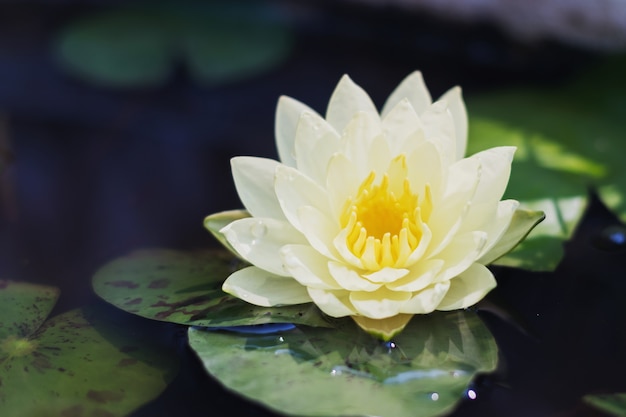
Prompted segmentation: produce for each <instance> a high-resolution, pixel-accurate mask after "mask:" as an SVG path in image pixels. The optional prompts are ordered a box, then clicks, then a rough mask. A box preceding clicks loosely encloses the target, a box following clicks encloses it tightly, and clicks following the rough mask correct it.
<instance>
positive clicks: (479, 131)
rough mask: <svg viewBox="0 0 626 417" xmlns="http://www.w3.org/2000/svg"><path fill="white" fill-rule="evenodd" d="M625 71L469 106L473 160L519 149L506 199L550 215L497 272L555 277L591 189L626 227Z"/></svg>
mask: <svg viewBox="0 0 626 417" xmlns="http://www.w3.org/2000/svg"><path fill="white" fill-rule="evenodd" d="M624 71H626V61H625V60H624V59H621V60H617V61H612V62H611V65H608V66H606V67H605V68H601V69H599V70H597V71H596V72H595V73H594V72H592V73H591V74H593V75H594V76H589V75H588V76H586V77H585V79H584V82H577V83H573V84H572V85H569V86H565V87H563V88H560V89H555V90H552V91H550V90H547V89H544V90H536V91H533V90H529V89H525V90H510V91H504V92H497V93H492V94H486V95H482V96H478V97H473V98H472V97H470V98H469V99H468V100H467V106H468V111H469V115H470V132H469V143H468V145H469V149H468V153H474V152H476V151H479V150H482V149H485V148H489V147H492V146H500V145H503V144H506V145H514V146H517V147H518V150H517V153H516V155H515V159H514V161H513V170H512V174H511V180H510V182H509V186H508V188H507V192H506V194H505V197H506V198H514V199H517V200H520V201H521V202H522V207H523V208H526V209H529V210H541V211H544V212H545V214H546V219H545V220H544V221H543V222H542V223H541V224H540V225H539V226H537V228H536V229H535V230H533V232H532V233H531V234H530V236H529V238H528V239H527V240H526V241H525V242H524V243H522V244H521V245H520V246H519V247H518V249H516V250H514V251H513V252H511V253H510V254H509V255H507V256H505V257H503V258H501V259H500V260H499V261H497V262H496V263H497V264H502V265H508V266H515V267H521V268H525V269H531V270H552V269H554V268H555V267H556V265H557V264H558V262H559V260H560V259H561V257H562V256H563V248H562V245H563V242H564V241H566V240H568V239H569V238H570V237H571V236H572V234H573V232H574V230H575V229H576V226H577V225H578V223H579V221H580V219H581V217H582V214H583V212H584V210H585V208H586V207H587V204H588V192H589V189H590V188H591V187H595V188H596V189H597V190H598V191H599V194H600V197H601V198H602V199H603V201H604V202H605V203H606V204H607V205H608V206H609V207H611V208H612V209H613V210H615V212H616V214H617V215H618V216H620V218H621V219H622V220H623V221H626V174H624V172H625V171H624V168H623V164H624V162H623V155H626V142H625V141H624V137H625V136H626V127H625V125H624V123H623V121H624V119H625V118H626V99H625V98H624V97H625V94H624V91H621V90H619V87H618V88H616V85H618V84H620V82H615V81H616V80H619V79H621V77H622V74H623V73H624ZM606 80H613V81H608V82H607V81H606ZM622 90H624V89H623V88H622Z"/></svg>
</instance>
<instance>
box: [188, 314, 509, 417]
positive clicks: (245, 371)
mask: <svg viewBox="0 0 626 417" xmlns="http://www.w3.org/2000/svg"><path fill="white" fill-rule="evenodd" d="M189 343H190V345H191V347H192V349H193V350H194V351H195V352H196V353H197V355H198V356H199V357H200V359H201V360H202V362H203V364H204V366H205V368H206V369H207V371H208V372H209V373H210V374H211V375H213V376H214V377H215V378H217V379H218V380H219V381H220V382H221V383H222V384H223V385H224V386H225V387H227V388H228V389H230V390H233V391H235V392H237V393H239V394H241V395H243V396H245V397H248V398H249V399H251V400H253V401H258V402H260V403H261V404H264V405H265V406H267V407H269V408H271V409H274V410H276V411H278V412H281V413H286V414H293V415H307V416H361V415H362V416H365V415H368V416H385V417H426V416H436V415H441V414H442V413H446V412H448V411H450V410H451V409H452V408H453V407H454V406H455V405H456V404H457V403H458V401H459V400H461V399H462V398H463V396H464V395H465V392H466V389H467V386H468V384H469V383H470V381H471V380H472V378H474V377H475V376H476V374H477V373H480V372H489V371H492V370H494V369H495V367H496V364H497V346H496V343H495V341H494V339H493V337H492V336H491V334H490V333H489V331H488V330H487V328H486V327H485V326H484V324H483V323H482V322H481V321H480V319H479V318H478V317H477V316H476V315H475V314H474V313H471V312H464V311H457V312H449V313H439V312H438V313H433V314H430V315H425V316H415V317H414V318H413V319H412V321H411V322H410V323H409V325H408V326H407V327H406V328H405V330H404V331H403V332H402V333H401V334H400V335H399V336H398V337H397V338H396V339H395V340H394V341H393V342H389V343H383V342H381V341H379V340H377V339H374V338H372V337H371V336H369V335H368V334H366V333H365V332H363V331H361V330H360V329H359V328H358V327H357V326H356V325H355V324H354V323H353V321H352V320H350V319H345V320H341V321H340V326H339V328H337V329H324V328H312V327H307V326H299V327H298V328H296V329H293V330H290V331H284V332H277V333H275V334H272V335H267V334H266V335H246V334H239V333H231V332H223V331H207V330H203V329H197V328H191V329H190V330H189Z"/></svg>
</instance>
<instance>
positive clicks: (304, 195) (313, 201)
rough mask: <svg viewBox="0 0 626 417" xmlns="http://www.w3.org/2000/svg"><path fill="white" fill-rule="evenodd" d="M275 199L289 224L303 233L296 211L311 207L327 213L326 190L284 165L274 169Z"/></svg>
mask: <svg viewBox="0 0 626 417" xmlns="http://www.w3.org/2000/svg"><path fill="white" fill-rule="evenodd" d="M274 189H275V192H276V197H277V198H278V203H279V204H280V207H281V209H282V212H283V213H284V215H285V217H286V218H287V220H289V223H291V224H292V225H293V227H295V228H296V229H298V230H299V231H301V232H302V231H303V229H302V225H301V224H300V218H299V216H298V210H299V209H300V207H303V206H313V207H316V208H318V209H319V210H320V211H321V212H323V213H329V206H328V196H327V194H326V190H324V189H323V188H322V187H320V186H319V185H318V184H316V183H315V182H314V181H313V180H311V179H310V178H308V177H306V176H305V175H303V174H302V173H301V172H300V171H298V170H297V169H295V168H290V167H288V166H285V165H279V166H278V167H276V181H275V184H274Z"/></svg>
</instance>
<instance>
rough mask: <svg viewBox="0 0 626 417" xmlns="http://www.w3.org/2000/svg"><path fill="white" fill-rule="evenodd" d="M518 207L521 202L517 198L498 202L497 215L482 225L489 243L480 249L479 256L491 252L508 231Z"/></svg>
mask: <svg viewBox="0 0 626 417" xmlns="http://www.w3.org/2000/svg"><path fill="white" fill-rule="evenodd" d="M517 207H519V202H518V201H516V200H504V201H500V202H499V203H498V206H497V209H496V214H495V216H494V217H492V218H491V220H490V221H488V222H487V223H485V224H484V225H483V227H482V230H483V231H484V232H486V233H487V243H486V244H485V247H484V248H483V250H482V251H480V255H479V258H480V257H482V256H483V255H484V254H486V253H487V252H489V251H490V250H491V248H493V247H494V246H495V244H496V243H498V241H499V240H500V238H501V237H502V236H503V235H504V233H505V232H506V231H507V228H508V227H509V224H511V219H512V218H513V215H514V214H515V210H517Z"/></svg>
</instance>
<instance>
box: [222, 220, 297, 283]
mask: <svg viewBox="0 0 626 417" xmlns="http://www.w3.org/2000/svg"><path fill="white" fill-rule="evenodd" d="M220 232H221V233H222V234H223V235H224V237H226V240H228V243H230V244H231V245H232V247H233V248H234V249H235V250H236V251H237V252H238V253H239V254H240V255H241V256H242V257H243V258H244V259H245V260H247V261H248V262H250V263H251V264H253V265H256V266H258V267H259V268H261V269H264V270H266V271H269V272H272V273H274V274H277V275H284V276H287V275H289V273H288V272H287V271H285V269H284V268H283V261H282V259H281V257H280V254H279V251H280V248H281V247H283V246H284V245H288V244H293V243H295V244H299V243H306V240H305V239H304V236H303V235H302V234H301V233H300V232H298V231H297V230H296V229H294V228H293V227H292V226H291V225H290V224H289V223H287V222H286V221H281V220H274V219H269V218H256V217H248V218H245V219H241V220H236V221H234V222H232V223H230V224H229V225H228V226H226V227H224V228H223V229H222V230H220Z"/></svg>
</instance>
